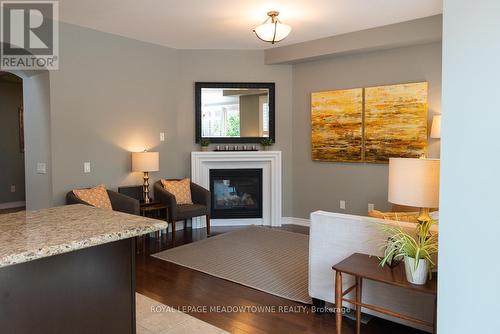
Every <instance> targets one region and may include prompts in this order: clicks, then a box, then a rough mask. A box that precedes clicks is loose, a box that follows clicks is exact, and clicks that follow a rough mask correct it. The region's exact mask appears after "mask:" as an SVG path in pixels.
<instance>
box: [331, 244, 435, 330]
mask: <svg viewBox="0 0 500 334" xmlns="http://www.w3.org/2000/svg"><path fill="white" fill-rule="evenodd" d="M332 269H333V270H335V271H336V274H335V309H336V313H335V323H336V329H337V334H341V333H342V312H341V310H342V302H343V301H346V302H348V303H351V304H353V305H356V333H357V334H359V333H361V308H363V307H364V308H367V309H369V310H372V311H376V312H379V313H383V314H387V315H390V316H393V317H397V318H400V319H403V320H407V321H410V322H414V323H418V324H421V325H424V326H428V327H430V328H433V332H434V333H436V306H437V278H436V277H434V278H433V279H432V280H431V281H429V282H427V283H426V284H425V285H415V284H411V283H409V282H408V281H407V280H406V273H405V268H404V264H402V263H400V264H399V265H397V266H396V267H394V268H389V267H388V266H385V267H380V265H379V260H378V258H377V257H375V256H369V255H366V254H360V253H355V254H352V255H351V256H349V257H348V258H346V259H344V260H343V261H341V262H339V263H337V264H336V265H334V266H333V267H332ZM343 273H345V274H349V275H352V276H354V277H355V279H356V283H355V284H354V285H353V286H351V287H349V288H348V289H346V290H343V287H342V274H343ZM363 279H369V280H372V281H377V282H380V283H385V284H389V285H393V286H398V287H401V288H404V289H410V290H413V291H418V292H421V293H426V294H431V295H433V296H435V303H434V321H433V322H432V323H430V322H428V321H424V320H421V319H417V318H414V317H411V316H408V315H404V314H401V313H398V312H395V311H392V310H388V309H385V308H382V307H378V306H374V305H369V304H364V303H363V301H362V298H361V296H362V286H363ZM353 290H355V292H356V300H352V299H349V298H345V297H344V296H345V295H347V294H348V293H349V292H351V291H353Z"/></svg>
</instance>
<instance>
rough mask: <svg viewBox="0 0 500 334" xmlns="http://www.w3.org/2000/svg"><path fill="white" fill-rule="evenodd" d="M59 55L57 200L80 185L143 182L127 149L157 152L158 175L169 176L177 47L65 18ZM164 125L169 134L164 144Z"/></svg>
mask: <svg viewBox="0 0 500 334" xmlns="http://www.w3.org/2000/svg"><path fill="white" fill-rule="evenodd" d="M60 54H61V57H60V59H61V62H60V66H59V67H60V69H59V70H57V71H51V73H50V91H51V124H52V165H53V166H52V168H53V196H54V204H56V205H57V204H63V203H64V196H65V194H66V192H67V191H69V190H71V189H74V188H78V187H87V186H92V185H96V184H99V183H104V184H106V185H107V186H108V187H109V188H112V189H113V188H116V187H117V186H119V185H127V184H140V183H141V182H142V175H141V174H140V173H131V172H130V169H131V154H130V153H129V152H130V151H142V150H144V149H145V148H147V149H151V150H159V151H160V153H161V154H160V157H161V164H160V165H161V171H160V172H159V173H157V174H155V175H153V177H156V176H160V175H169V174H171V173H172V171H173V170H174V168H172V166H171V161H172V157H177V156H178V154H177V153H178V151H177V150H176V144H177V143H175V141H174V140H175V139H172V138H174V137H172V136H171V135H172V128H173V127H175V121H176V118H177V115H176V107H175V94H176V84H175V78H176V77H177V66H176V54H175V51H174V50H171V49H168V48H165V47H161V46H156V45H152V44H148V43H142V42H138V41H135V40H131V39H127V38H122V37H119V36H115V35H111V34H106V33H102V32H97V31H94V30H90V29H85V28H81V27H76V26H72V25H68V24H63V23H61V26H60ZM193 113H194V111H193ZM161 131H164V132H166V133H167V137H168V139H167V141H166V142H165V143H164V144H163V145H161V146H160V145H159V133H160V132H161ZM87 161H88V162H90V163H91V173H89V174H85V173H83V163H84V162H87Z"/></svg>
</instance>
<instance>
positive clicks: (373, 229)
mask: <svg viewBox="0 0 500 334" xmlns="http://www.w3.org/2000/svg"><path fill="white" fill-rule="evenodd" d="M378 224H397V222H394V221H387V220H382V219H377V218H370V217H362V216H354V215H346V214H339V213H332V212H325V211H316V212H313V213H312V214H311V228H310V236H309V295H310V296H311V297H312V298H314V299H316V300H317V301H325V302H329V303H334V299H335V297H334V295H335V293H334V287H335V272H334V270H332V266H333V265H334V264H336V263H338V262H340V261H342V260H343V259H345V258H347V257H348V256H350V255H351V254H353V253H363V254H369V255H377V256H380V255H382V253H383V250H382V248H381V244H382V243H383V240H384V238H385V237H384V236H383V234H382V233H381V231H380V229H379V228H378V227H377V225H378ZM401 224H402V225H403V226H407V227H411V228H414V227H415V225H414V224H412V223H401ZM434 228H435V231H437V227H434ZM353 283H354V280H353V278H352V277H351V276H349V275H344V278H343V285H344V287H343V288H344V290H345V289H347V288H348V287H350V286H351V285H352V284H353ZM350 297H351V298H352V299H354V296H353V293H351V294H350ZM362 297H363V302H365V303H368V304H373V305H377V306H382V307H385V308H389V309H391V310H394V311H398V312H401V313H403V314H407V315H411V316H413V317H417V318H419V319H422V320H427V321H429V322H432V321H433V316H434V313H433V310H434V298H433V297H432V296H430V295H426V294H423V293H418V292H414V291H408V290H405V289H402V288H398V287H393V286H388V285H384V284H382V283H377V282H373V281H369V280H364V281H363V296H362ZM344 305H345V306H348V307H351V308H354V307H353V305H349V304H344ZM363 312H364V313H368V314H372V315H375V316H378V317H381V318H384V319H388V320H391V321H395V322H398V323H402V324H405V325H408V326H411V327H415V328H419V329H422V330H425V331H431V329H430V328H427V327H425V326H421V325H418V324H414V323H410V322H407V321H404V320H401V319H397V318H393V317H390V316H387V315H384V314H380V313H377V312H374V311H370V310H368V309H363Z"/></svg>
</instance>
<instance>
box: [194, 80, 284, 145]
mask: <svg viewBox="0 0 500 334" xmlns="http://www.w3.org/2000/svg"><path fill="white" fill-rule="evenodd" d="M202 88H250V89H268V90H269V137H203V139H208V140H209V141H210V143H213V144H238V143H260V141H261V140H262V139H264V138H270V139H271V140H272V142H273V143H274V142H275V139H276V137H275V95H274V91H275V89H274V82H196V83H195V108H196V110H195V111H196V115H195V117H196V143H199V142H200V140H201V139H202V137H201V90H202Z"/></svg>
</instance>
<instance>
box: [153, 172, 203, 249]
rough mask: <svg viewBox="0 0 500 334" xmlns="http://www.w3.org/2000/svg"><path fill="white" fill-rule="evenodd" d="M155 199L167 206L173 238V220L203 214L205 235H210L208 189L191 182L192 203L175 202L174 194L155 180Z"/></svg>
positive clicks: (173, 236)
mask: <svg viewBox="0 0 500 334" xmlns="http://www.w3.org/2000/svg"><path fill="white" fill-rule="evenodd" d="M154 198H155V201H158V202H161V203H164V204H166V205H167V206H168V222H169V223H171V224H172V238H173V239H175V222H176V221H179V220H186V219H190V218H193V217H199V216H205V217H206V219H207V236H210V201H211V199H210V191H208V190H207V189H205V188H203V187H201V186H199V185H197V184H195V183H193V182H191V198H192V200H193V204H181V205H179V204H177V201H176V200H175V196H174V195H173V194H171V193H169V192H168V191H167V190H166V189H165V188H164V187H163V185H162V184H161V181H157V182H155V184H154Z"/></svg>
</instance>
